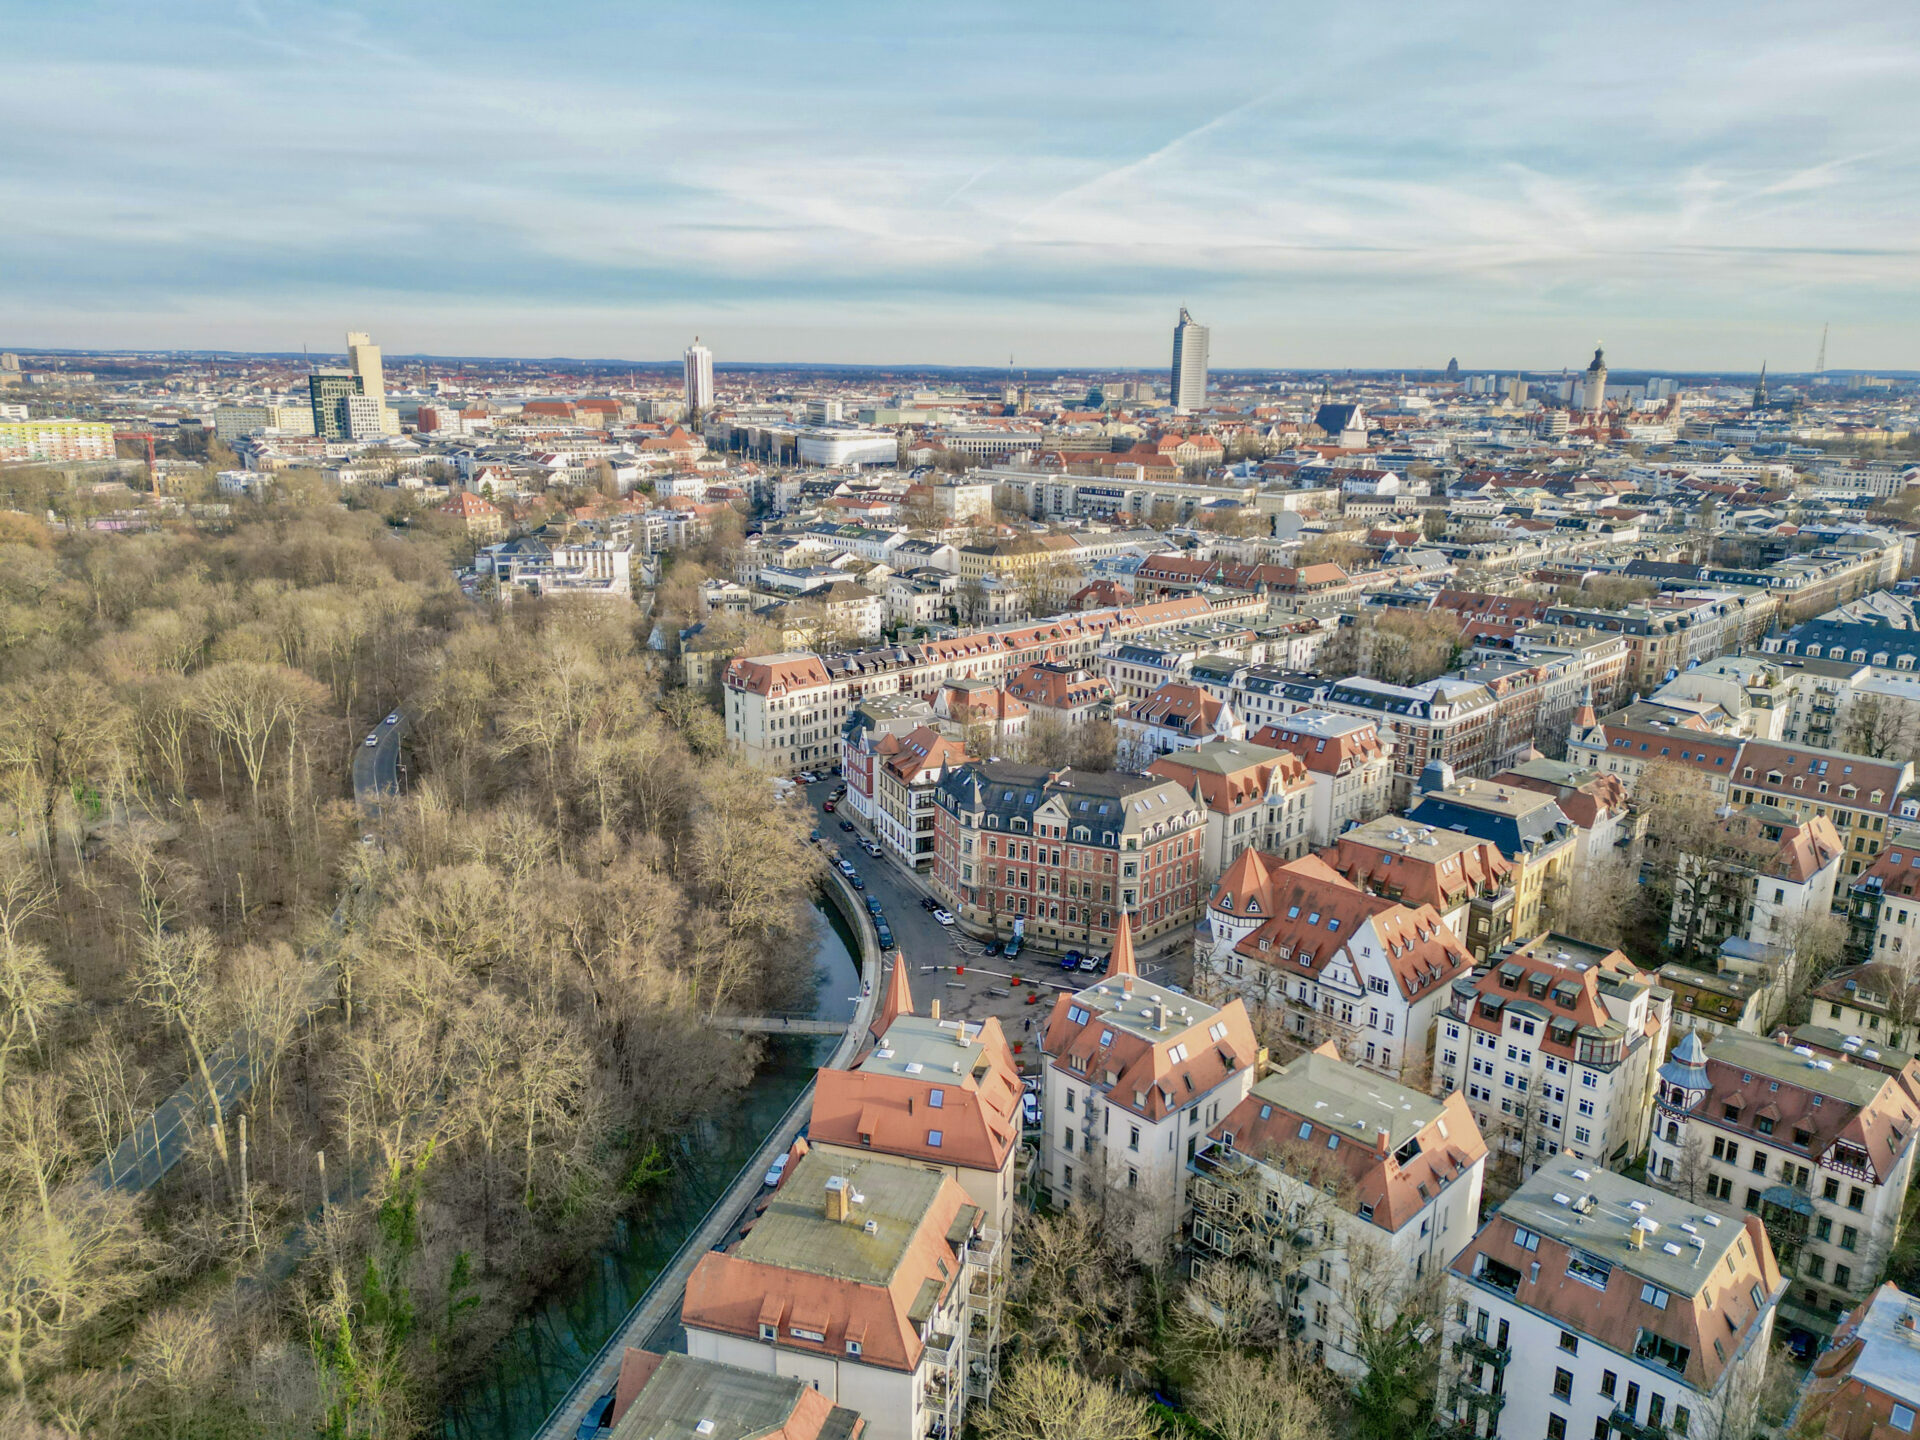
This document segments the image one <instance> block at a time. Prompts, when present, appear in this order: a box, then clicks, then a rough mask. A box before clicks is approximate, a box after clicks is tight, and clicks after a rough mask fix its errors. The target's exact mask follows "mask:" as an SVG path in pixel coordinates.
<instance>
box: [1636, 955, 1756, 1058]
mask: <svg viewBox="0 0 1920 1440" xmlns="http://www.w3.org/2000/svg"><path fill="white" fill-rule="evenodd" d="M1657 973H1658V975H1659V980H1660V988H1661V989H1663V990H1670V991H1672V992H1673V1033H1674V1035H1675V1036H1679V1035H1683V1034H1685V1033H1686V1032H1687V1031H1689V1030H1697V1031H1699V1032H1700V1034H1701V1036H1702V1038H1703V1039H1706V1040H1711V1039H1712V1038H1713V1037H1714V1036H1715V1035H1718V1034H1720V1033H1721V1032H1722V1031H1726V1030H1744V1031H1746V1033H1747V1034H1749V1035H1764V1034H1766V1033H1767V1028H1768V1027H1769V1026H1771V1025H1772V1024H1773V1021H1774V1017H1775V1016H1777V1015H1778V1014H1779V1013H1780V1010H1781V1007H1782V1006H1783V1005H1785V1004H1786V1000H1787V985H1786V981H1787V966H1786V965H1784V964H1779V965H1770V966H1767V967H1765V968H1764V969H1753V970H1747V971H1739V970H1709V969H1701V968H1697V967H1695V966H1692V965H1681V964H1677V963H1676V964H1670V965H1662V966H1661V967H1660V969H1659V971H1658V972H1657Z"/></svg>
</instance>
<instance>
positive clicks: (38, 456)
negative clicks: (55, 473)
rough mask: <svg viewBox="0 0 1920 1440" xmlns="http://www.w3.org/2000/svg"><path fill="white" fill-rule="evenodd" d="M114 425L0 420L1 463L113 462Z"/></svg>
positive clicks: (58, 421)
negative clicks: (23, 461)
mask: <svg viewBox="0 0 1920 1440" xmlns="http://www.w3.org/2000/svg"><path fill="white" fill-rule="evenodd" d="M112 458H113V426H111V425H105V424H99V423H96V422H95V421H91V420H6V421H0V463H12V462H15V461H21V460H39V461H45V462H49V463H62V462H70V461H76V460H111V459H112Z"/></svg>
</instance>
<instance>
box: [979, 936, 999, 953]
mask: <svg viewBox="0 0 1920 1440" xmlns="http://www.w3.org/2000/svg"><path fill="white" fill-rule="evenodd" d="M981 953H982V954H983V955H998V954H999V953H1000V942H999V941H998V940H989V941H988V942H987V948H986V949H985V950H983V951H982V952H981Z"/></svg>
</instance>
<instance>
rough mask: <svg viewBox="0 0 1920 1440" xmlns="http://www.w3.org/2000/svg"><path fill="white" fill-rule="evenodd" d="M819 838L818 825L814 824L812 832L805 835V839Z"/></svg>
mask: <svg viewBox="0 0 1920 1440" xmlns="http://www.w3.org/2000/svg"><path fill="white" fill-rule="evenodd" d="M819 838H820V827H819V826H818V825H816V826H814V827H813V833H812V834H811V835H809V836H807V839H809V840H818V839H819Z"/></svg>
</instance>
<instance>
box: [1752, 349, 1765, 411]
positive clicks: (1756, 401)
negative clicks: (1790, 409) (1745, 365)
mask: <svg viewBox="0 0 1920 1440" xmlns="http://www.w3.org/2000/svg"><path fill="white" fill-rule="evenodd" d="M1753 408H1754V409H1756V410H1764V409H1766V408H1767V362H1766V361H1764V360H1762V361H1761V362H1760V378H1759V379H1758V380H1756V381H1754V383H1753Z"/></svg>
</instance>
